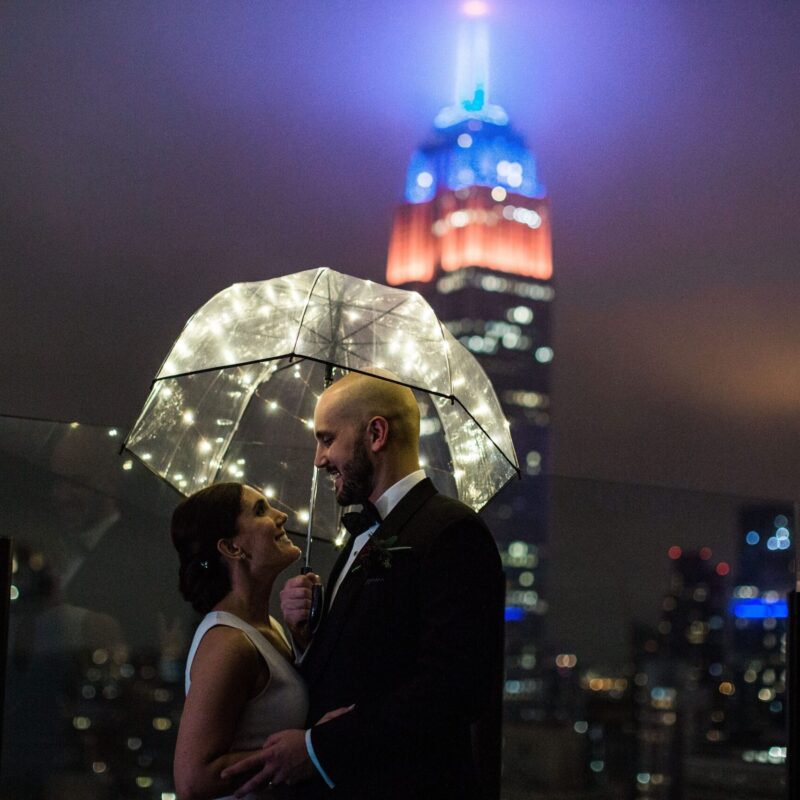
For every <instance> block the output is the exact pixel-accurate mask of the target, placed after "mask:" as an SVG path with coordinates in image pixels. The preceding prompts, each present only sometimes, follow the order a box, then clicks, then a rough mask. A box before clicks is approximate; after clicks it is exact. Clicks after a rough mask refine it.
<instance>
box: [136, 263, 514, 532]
mask: <svg viewBox="0 0 800 800" xmlns="http://www.w3.org/2000/svg"><path fill="white" fill-rule="evenodd" d="M345 371H358V372H363V373H367V374H377V375H378V377H381V378H384V379H386V378H387V375H391V379H392V380H395V381H396V382H398V383H402V384H404V385H406V386H409V387H410V388H412V389H413V390H414V391H415V395H416V397H417V400H418V402H419V404H420V411H421V434H422V436H421V443H420V454H421V461H422V464H423V466H424V467H425V469H426V471H427V472H428V474H429V476H430V477H431V479H432V480H433V481H434V483H435V484H436V485H437V487H438V488H439V490H440V491H442V492H444V493H446V494H449V495H451V496H453V497H458V498H459V499H461V500H462V501H463V502H465V503H466V504H467V505H469V506H471V507H472V508H474V509H475V510H479V509H480V508H481V507H483V506H484V505H485V504H486V503H487V502H488V501H489V499H490V498H491V497H492V496H493V495H494V494H495V493H496V492H497V491H498V490H499V489H500V488H501V487H502V486H503V485H505V483H507V482H508V481H509V480H510V479H511V478H512V477H514V476H515V475H518V474H519V468H518V463H517V458H516V454H515V453H514V448H513V445H512V443H511V437H510V435H509V431H508V423H507V421H506V419H505V417H504V416H503V413H502V410H501V408H500V404H499V401H498V400H497V396H496V394H495V392H494V389H493V387H492V385H491V383H490V381H489V379H488V378H487V376H486V373H485V372H484V371H483V369H482V368H481V367H480V365H479V364H478V362H477V361H476V360H475V358H474V357H473V356H472V355H471V354H470V353H469V351H468V350H466V348H464V347H463V346H462V345H461V344H460V343H459V342H457V341H456V340H455V339H454V338H453V336H452V335H451V334H450V333H449V332H448V331H447V329H446V328H445V327H444V325H442V324H441V323H440V322H439V320H438V319H437V318H436V315H435V314H434V312H433V310H432V309H431V307H430V306H429V305H428V304H427V303H426V302H425V301H424V300H423V299H422V297H421V296H420V295H419V294H417V293H416V292H408V291H404V290H402V289H395V288H389V287H386V286H383V285H381V284H377V283H374V282H372V281H367V280H361V279H358V278H353V277H351V276H349V275H344V274H341V273H338V272H335V271H333V270H331V269H327V268H320V269H313V270H307V271H304V272H299V273H296V274H294V275H288V276H285V277H281V278H274V279H271V280H266V281H259V282H254V283H240V284H235V285H234V286H231V287H230V288H228V289H225V290H224V291H222V292H220V293H219V294H218V295H216V296H215V297H213V298H212V299H211V300H209V301H208V302H207V303H206V304H205V305H204V306H203V307H202V308H200V309H199V310H198V311H197V313H195V314H194V315H193V316H192V318H191V319H190V320H189V321H188V322H187V324H186V326H185V328H184V330H183V332H182V333H181V335H180V337H179V338H178V340H177V341H176V342H175V344H174V345H173V347H172V350H171V351H170V353H169V355H168V356H167V359H166V361H165V362H164V364H163V366H162V367H161V370H160V371H159V373H158V375H157V376H156V378H155V380H154V382H153V386H152V390H151V392H150V395H149V397H148V398H147V401H146V403H145V405H144V408H143V410H142V412H141V414H140V416H139V419H138V420H137V422H136V424H135V425H134V427H133V429H132V430H131V432H130V434H129V436H128V440H127V442H126V447H127V448H128V449H129V450H130V451H131V452H132V453H134V454H135V455H136V456H137V457H138V458H140V459H141V460H142V461H143V462H144V463H145V464H146V465H147V466H148V467H149V468H150V469H151V470H153V471H154V472H155V473H157V474H158V475H160V476H161V477H162V478H163V479H164V480H166V481H167V482H169V483H170V484H172V485H173V486H174V487H175V488H176V489H178V490H179V491H180V492H182V493H183V494H190V493H191V492H193V491H195V490H197V489H200V488H202V487H203V486H206V485H208V484H211V483H214V482H217V481H221V480H238V481H243V482H246V483H249V484H252V485H254V486H257V487H259V488H261V489H262V490H263V491H264V492H265V494H266V495H267V496H268V497H270V498H273V499H274V501H275V502H276V503H277V504H278V505H279V507H281V508H283V509H284V510H286V511H287V512H288V513H289V514H290V515H292V516H294V517H295V519H294V520H290V523H289V525H290V526H291V525H292V524H293V523H294V524H295V526H296V525H297V524H298V523H300V524H306V523H307V522H308V513H309V487H310V485H311V476H312V473H313V452H314V448H315V445H316V443H315V440H314V436H313V432H312V428H313V415H314V407H315V405H316V402H317V399H318V397H319V395H320V393H321V391H322V389H323V388H324V386H325V384H326V380H330V379H331V378H335V377H336V375H337V372H338V373H343V372H345ZM313 513H314V520H313V522H314V534H315V536H317V537H319V538H325V539H332V538H334V537H335V535H336V532H337V528H338V516H337V508H336V502H335V497H334V494H333V491H332V487H331V486H329V485H328V484H327V482H323V483H322V484H321V485H320V487H319V492H318V493H317V499H316V504H315V506H314V512H313Z"/></svg>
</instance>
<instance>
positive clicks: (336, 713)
mask: <svg viewBox="0 0 800 800" xmlns="http://www.w3.org/2000/svg"><path fill="white" fill-rule="evenodd" d="M355 707H356V705H355V703H353V705H352V706H343V707H342V708H334V709H333V711H329V712H328V713H327V714H325V716H324V717H321V718H320V719H319V720H317V723H316V724H317V725H322V724H323V723H325V722H330V721H331V720H332V719H336V717H341V716H342V714H348V713H349V712H350V711H352V710H353V709H354V708H355Z"/></svg>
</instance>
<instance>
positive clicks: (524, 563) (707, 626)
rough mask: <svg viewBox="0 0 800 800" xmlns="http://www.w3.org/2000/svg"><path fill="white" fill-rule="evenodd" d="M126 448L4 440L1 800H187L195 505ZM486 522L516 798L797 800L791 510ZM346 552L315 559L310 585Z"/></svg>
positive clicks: (53, 430) (517, 508)
mask: <svg viewBox="0 0 800 800" xmlns="http://www.w3.org/2000/svg"><path fill="white" fill-rule="evenodd" d="M123 436H124V431H122V430H115V429H111V428H98V427H92V426H85V425H78V426H74V425H69V424H61V423H51V422H41V421H35V420H22V419H10V418H0V535H2V536H8V537H11V538H12V539H13V540H14V553H15V571H14V576H13V584H14V585H13V588H12V598H13V599H12V602H11V619H10V638H9V656H8V673H7V686H6V695H5V724H4V730H3V751H2V773H3V780H2V788H0V797H2V798H4V800H12V799H13V800H22V798H24V799H25V800H29V799H30V798H34V799H35V798H51V797H70V798H83V797H86V798H122V799H123V800H126V799H127V798H155V799H156V800H170V798H172V797H173V796H174V785H173V781H172V755H173V749H174V744H175V736H176V732H177V726H178V723H179V720H180V713H181V708H182V703H183V670H184V663H185V657H186V652H187V649H188V645H189V641H190V639H191V635H192V633H193V630H194V627H195V625H196V623H197V621H198V616H197V615H196V614H194V612H193V611H192V610H191V608H190V607H189V606H188V605H187V604H186V603H185V602H184V601H183V600H182V598H181V597H180V595H179V593H178V590H177V557H176V555H175V553H174V551H173V549H172V546H171V543H170V541H169V519H170V515H171V513H172V509H173V507H174V506H175V504H176V502H177V501H178V499H179V498H178V496H177V495H176V494H175V493H174V492H173V490H171V489H170V488H168V487H167V486H166V485H164V484H163V483H161V482H160V481H159V480H157V479H156V478H155V477H154V476H153V475H152V474H151V473H150V472H149V471H148V470H147V469H145V468H144V466H143V465H142V464H140V463H139V462H137V461H135V460H133V459H130V458H128V457H127V456H125V455H120V454H119V450H120V445H121V442H122V440H123ZM484 515H485V517H486V519H487V521H488V522H489V524H490V526H491V528H492V530H493V532H494V534H495V536H496V539H497V542H498V546H499V548H500V551H501V554H502V558H503V561H504V566H505V571H506V579H507V598H506V600H507V602H506V659H505V675H504V687H505V693H504V709H503V711H504V729H503V736H504V762H503V763H504V768H503V786H502V793H503V797H504V798H507V800H517V798H526V800H531V798H539V797H541V798H545V797H547V798H551V797H563V798H566V797H569V798H575V799H576V800H577V799H578V798H587V799H588V798H609V799H610V798H614V800H616V799H617V798H636V799H637V800H639V799H640V798H670V800H681V798H685V799H686V800H692V799H693V798H703V800H709V798H716V797H720V798H722V797H724V798H747V799H748V800H756V799H757V798H773V797H774V798H778V797H783V796H784V795H785V781H786V766H785V756H786V750H785V748H786V736H785V725H786V674H785V670H786V663H785V646H786V628H787V618H786V609H785V602H784V601H785V597H786V593H787V592H788V591H789V590H790V589H791V588H793V585H794V573H793V570H794V555H795V551H794V520H793V514H792V506H791V503H789V502H788V501H776V500H766V501H765V500H759V499H754V498H744V497H739V496H733V495H724V494H709V493H702V492H693V491H688V490H684V489H678V488H667V487H652V486H640V485H632V484H620V483H612V482H604V481H599V480H583V479H575V478H566V477H552V476H528V477H526V479H525V480H524V481H522V482H520V483H515V484H512V485H511V486H509V487H508V488H507V489H505V490H504V491H503V492H502V493H501V495H500V496H498V497H497V498H496V500H495V501H494V502H493V503H492V504H491V505H490V506H489V508H487V510H486V511H485V514H484ZM336 553H337V551H336V549H335V548H334V547H333V546H332V545H330V544H327V543H319V544H318V545H317V546H316V549H315V550H314V559H313V561H314V566H315V568H316V569H317V571H319V572H320V573H321V574H323V575H326V574H327V572H328V571H329V569H330V567H331V565H332V563H333V560H334V558H335V556H336ZM287 574H288V573H287ZM273 613H275V614H276V615H278V614H279V611H278V609H277V603H275V604H274V608H273Z"/></svg>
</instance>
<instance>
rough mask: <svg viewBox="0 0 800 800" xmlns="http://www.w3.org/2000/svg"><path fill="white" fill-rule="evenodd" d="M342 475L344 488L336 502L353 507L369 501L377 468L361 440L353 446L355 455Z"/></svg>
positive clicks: (342, 471) (337, 496) (345, 466)
mask: <svg viewBox="0 0 800 800" xmlns="http://www.w3.org/2000/svg"><path fill="white" fill-rule="evenodd" d="M341 473H342V488H341V489H340V490H339V493H338V494H337V495H336V502H337V503H338V504H339V505H340V506H352V505H354V504H355V503H363V502H364V501H365V500H368V499H369V496H370V495H371V494H372V485H373V481H374V478H375V467H374V466H373V464H372V462H371V461H370V460H369V453H368V451H367V448H366V447H365V446H364V442H362V441H360V440H359V441H357V442H356V443H355V445H353V455H352V457H351V458H350V461H348V462H347V464H345V465H344V468H343V469H342V470H341Z"/></svg>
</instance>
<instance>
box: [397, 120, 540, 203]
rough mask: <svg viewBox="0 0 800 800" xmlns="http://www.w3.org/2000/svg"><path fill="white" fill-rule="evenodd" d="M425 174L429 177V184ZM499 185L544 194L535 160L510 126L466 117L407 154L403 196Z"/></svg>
mask: <svg viewBox="0 0 800 800" xmlns="http://www.w3.org/2000/svg"><path fill="white" fill-rule="evenodd" d="M467 141H469V144H470V146H469V147H464V145H465V144H466V143H467ZM420 175H425V176H426V177H425V178H424V180H423V182H424V183H425V184H427V183H428V178H427V175H431V176H432V177H433V180H432V181H431V183H430V185H421V184H420V181H419V177H420ZM471 186H486V187H488V188H490V189H493V188H496V187H497V186H500V187H501V188H503V187H504V188H506V189H507V190H508V191H509V192H512V193H514V194H518V195H522V196H523V197H543V196H544V194H545V188H544V186H542V185H541V184H540V183H539V182H538V181H537V180H536V159H535V158H534V157H533V154H532V153H531V152H530V150H528V148H527V147H526V145H525V142H524V140H523V139H522V137H521V136H519V135H518V134H517V133H515V132H514V131H513V130H512V129H511V128H509V127H500V126H498V125H492V124H490V123H487V122H478V121H476V120H467V121H464V122H461V123H460V124H456V125H453V126H451V127H449V128H447V129H446V130H443V131H439V132H437V133H436V134H435V135H434V138H433V140H432V141H431V142H430V143H428V144H426V145H425V146H423V147H422V148H420V149H419V150H416V151H415V152H414V153H413V155H412V156H411V161H410V162H409V165H408V171H407V173H406V193H405V197H406V201H407V202H409V203H427V202H428V201H430V200H432V199H433V198H434V197H435V196H436V194H437V192H439V191H442V190H443V189H448V190H450V191H457V190H458V189H467V188H469V187H471Z"/></svg>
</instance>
